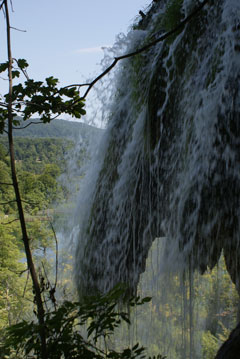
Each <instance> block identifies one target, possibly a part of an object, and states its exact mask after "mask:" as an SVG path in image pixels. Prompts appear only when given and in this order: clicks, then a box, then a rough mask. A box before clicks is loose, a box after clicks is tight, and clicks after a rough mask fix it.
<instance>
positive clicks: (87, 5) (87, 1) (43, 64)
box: [0, 0, 150, 93]
mask: <svg viewBox="0 0 240 359" xmlns="http://www.w3.org/2000/svg"><path fill="white" fill-rule="evenodd" d="M149 3H150V1H147V0H121V1H114V0H92V1H91V0H67V1H66V0H13V9H14V12H13V13H11V25H12V26H13V27H16V28H19V29H22V30H26V32H19V31H14V30H13V31H12V48H13V57H16V58H25V59H26V60H27V61H28V63H29V64H30V68H29V75H30V77H32V78H34V79H36V80H42V79H44V78H45V77H47V76H50V75H54V76H56V77H57V78H59V79H60V81H61V84H62V85H68V84H71V83H75V82H77V83H79V82H82V81H83V80H84V79H85V78H86V77H89V75H90V74H92V75H93V74H97V73H98V72H99V71H100V67H99V66H98V65H97V64H98V63H99V62H100V60H101V58H102V56H103V51H102V50H101V47H102V46H109V45H112V44H113V43H114V39H115V37H116V35H117V34H118V33H120V32H124V33H126V32H127V29H128V28H129V26H130V25H131V24H132V22H133V20H134V18H136V16H137V15H138V12H139V10H140V9H143V8H144V7H145V6H147V5H149ZM1 23H2V25H1V33H2V34H3V31H4V29H3V28H2V27H3V15H2V18H1ZM3 38H4V36H3V35H1V39H0V48H1V51H0V61H1V62H4V61H6V50H5V47H6V44H5V41H4V40H3ZM5 86H6V81H4V80H0V92H1V93H2V92H3V91H4V90H3V88H4V87H5Z"/></svg>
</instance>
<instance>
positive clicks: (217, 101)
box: [76, 0, 240, 292]
mask: <svg viewBox="0 0 240 359" xmlns="http://www.w3.org/2000/svg"><path fill="white" fill-rule="evenodd" d="M195 5H196V2H195V1H192V2H191V1H189V0H185V1H182V0H168V1H162V2H161V1H159V2H154V5H153V7H152V8H151V9H150V10H149V12H148V13H147V14H146V17H144V19H143V20H142V21H140V22H139V24H136V25H135V27H134V30H132V33H131V36H132V37H131V38H132V39H133V43H134V45H132V47H131V46H130V48H129V51H133V50H134V49H135V48H138V47H141V46H143V45H145V44H146V43H148V42H149V41H151V40H152V39H153V38H156V36H157V34H159V33H162V32H164V31H165V30H166V29H170V28H171V26H174V25H175V24H176V23H178V21H179V20H181V19H182V17H184V16H187V15H188V13H189V11H191V10H192V9H193V8H194V6H195ZM239 13H240V2H239V1H238V0H218V1H216V2H214V4H213V2H211V1H210V2H209V4H208V5H207V6H206V7H205V8H204V9H202V11H201V12H200V13H199V14H198V15H197V16H196V17H195V18H194V19H193V20H192V21H191V22H190V23H189V24H188V25H187V26H186V27H185V29H184V30H183V31H182V32H181V33H178V34H176V35H175V36H172V37H171V38H169V39H167V40H166V41H165V42H164V43H159V44H157V45H156V46H155V47H153V48H151V49H149V50H148V51H147V52H144V53H142V54H141V55H138V56H136V57H133V58H131V59H129V60H128V61H126V62H124V65H123V67H122V70H121V73H120V75H119V76H118V78H117V79H116V82H117V85H116V86H117V89H118V90H117V94H118V95H116V101H115V103H114V104H113V105H112V111H111V112H112V116H111V119H110V122H109V128H108V130H107V131H106V135H105V137H104V140H103V144H102V147H101V149H100V153H101V156H102V157H101V161H100V162H101V163H102V167H101V169H100V170H99V171H98V172H97V173H96V176H97V180H96V182H95V187H94V188H93V189H91V191H90V192H91V197H90V198H89V203H90V206H89V207H90V210H89V211H88V212H87V214H86V215H85V217H84V221H83V223H82V227H81V234H80V237H79V244H78V248H77V255H76V279H77V283H78V286H79V288H81V290H82V291H83V292H84V291H88V292H89V289H92V292H95V291H96V290H100V291H107V290H109V289H111V288H112V286H114V284H116V283H118V282H124V283H128V285H129V287H130V292H134V291H135V290H136V287H137V283H138V281H139V277H140V274H141V273H142V272H143V271H144V270H145V262H146V258H147V255H148V250H149V248H150V246H151V244H152V241H153V240H154V239H155V238H156V237H160V236H164V237H165V238H167V239H166V253H165V258H164V260H165V261H166V263H167V262H168V261H170V262H173V263H181V264H182V267H184V266H188V267H189V266H190V268H192V269H193V270H194V269H196V270H199V271H200V272H201V273H203V272H204V271H205V270H206V269H207V268H208V267H209V268H213V267H214V266H215V265H216V263H217V262H218V260H219V257H220V255H221V252H222V251H223V252H224V256H225V260H226V265H227V269H228V271H229V273H230V275H231V278H232V280H233V282H234V283H235V284H236V286H237V288H238V289H239V288H240V285H239V282H240V280H239V273H240V260H239V258H240V248H239V247H240V246H239V238H240V226H239V224H240V222H239V219H240V52H239V49H240V26H239V15H238V14H239ZM166 14H167V16H166ZM119 94H120V95H119ZM87 190H88V189H87Z"/></svg>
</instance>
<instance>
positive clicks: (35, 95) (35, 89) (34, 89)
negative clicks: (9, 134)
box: [0, 59, 86, 133]
mask: <svg viewBox="0 0 240 359" xmlns="http://www.w3.org/2000/svg"><path fill="white" fill-rule="evenodd" d="M16 63H17V68H16V69H15V68H14V69H13V70H12V77H13V79H14V78H16V77H20V74H21V73H23V74H24V76H25V77H26V79H27V80H26V81H25V82H24V84H22V83H19V84H17V85H14V86H13V88H12V99H11V100H12V111H13V115H14V116H17V115H18V114H19V113H20V114H21V115H22V116H23V120H28V119H30V118H31V117H32V116H33V115H35V114H38V115H39V116H40V119H41V121H42V122H43V123H47V122H50V121H51V120H52V118H55V117H57V116H59V115H61V114H63V113H65V114H69V115H71V116H73V117H76V118H81V116H82V115H85V113H86V111H85V110H84V99H83V98H81V97H80V96H79V91H78V90H77V88H76V87H62V88H58V87H57V85H58V82H59V81H58V79H56V78H54V77H53V76H50V77H48V78H46V79H45V82H42V81H34V80H32V79H29V77H28V75H27V72H26V69H27V67H28V63H27V62H26V60H24V59H19V60H16ZM8 66H9V62H8V61H7V62H5V63H1V64H0V73H3V72H5V71H7V69H8ZM4 98H5V103H6V105H7V104H8V102H9V94H6V95H4ZM7 118H8V111H7V110H6V106H4V107H0V133H3V130H4V127H5V121H6V120H7ZM14 124H15V125H16V126H18V125H19V121H18V120H15V121H14Z"/></svg>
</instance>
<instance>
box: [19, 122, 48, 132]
mask: <svg viewBox="0 0 240 359" xmlns="http://www.w3.org/2000/svg"><path fill="white" fill-rule="evenodd" d="M40 123H43V122H41V121H40V122H32V121H31V122H29V123H28V124H27V125H26V126H23V127H15V126H13V129H14V130H23V129H24V128H27V127H28V126H30V125H39V124H40Z"/></svg>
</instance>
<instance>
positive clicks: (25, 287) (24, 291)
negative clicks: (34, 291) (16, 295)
mask: <svg viewBox="0 0 240 359" xmlns="http://www.w3.org/2000/svg"><path fill="white" fill-rule="evenodd" d="M27 271H28V274H27V279H26V283H25V286H24V290H23V298H24V297H25V293H26V289H27V284H28V280H29V268H27Z"/></svg>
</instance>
